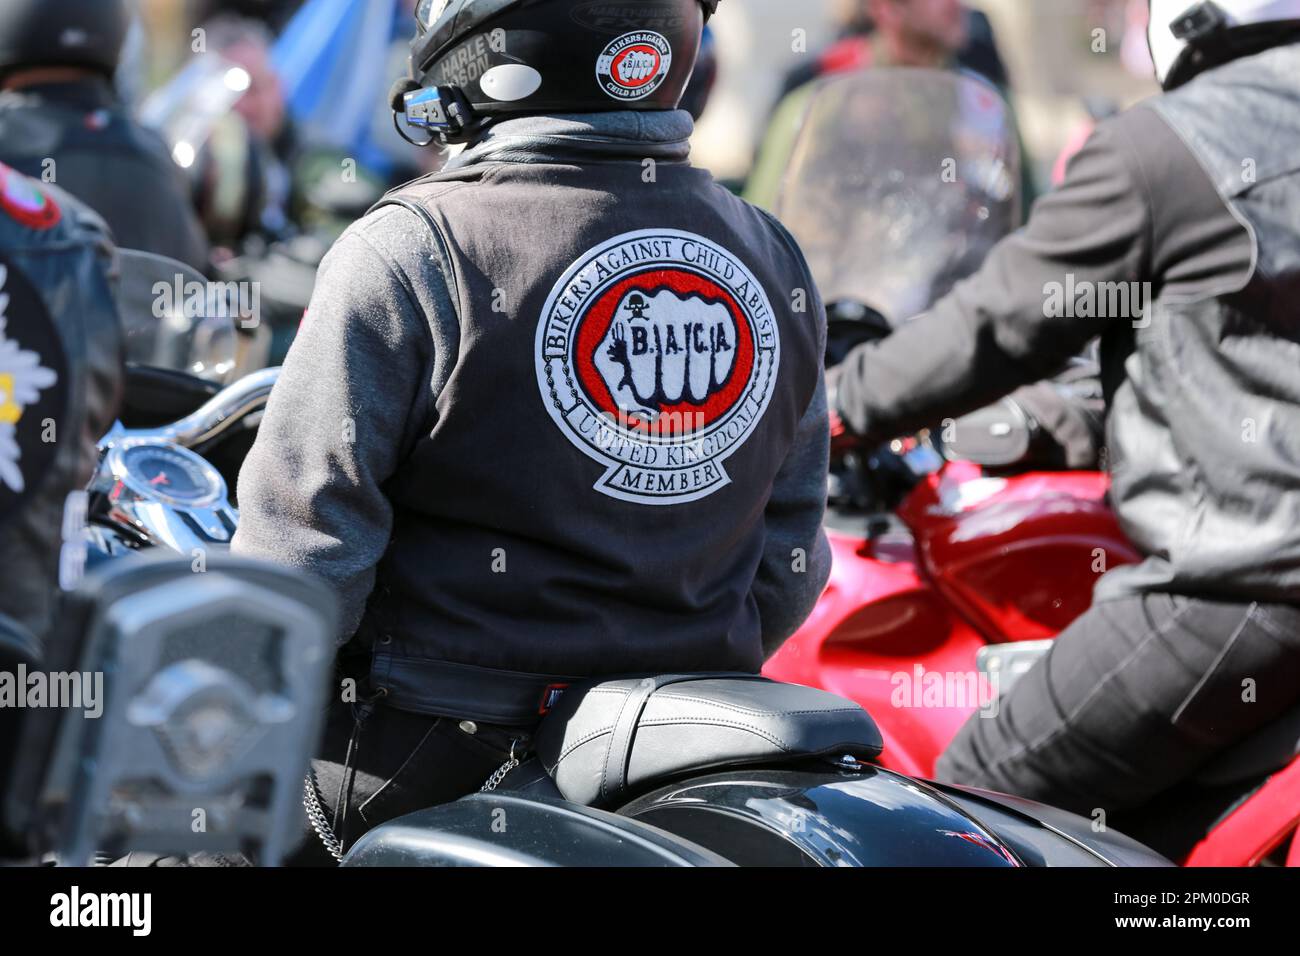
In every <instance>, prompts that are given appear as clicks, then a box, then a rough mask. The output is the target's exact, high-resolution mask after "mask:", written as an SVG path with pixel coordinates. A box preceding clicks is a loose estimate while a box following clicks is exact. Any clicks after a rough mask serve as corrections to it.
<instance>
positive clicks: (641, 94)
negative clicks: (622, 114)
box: [596, 30, 673, 103]
mask: <svg viewBox="0 0 1300 956" xmlns="http://www.w3.org/2000/svg"><path fill="white" fill-rule="evenodd" d="M672 66H673V48H672V45H671V44H670V43H669V42H668V40H667V38H665V37H664V35H663V34H661V33H655V32H654V31H653V30H638V31H636V32H633V33H625V34H623V35H622V36H621V37H619V38H618V39H617V40H615V41H613V42H612V43H610V44H609V45H608V46H606V47H605V50H604V52H603V53H601V55H600V57H599V59H597V60H596V79H597V80H598V81H599V83H600V88H601V89H602V90H604V91H605V92H606V93H607V94H609V95H610V96H612V97H613V98H614V99H616V100H621V101H623V102H627V103H630V102H634V101H636V100H642V99H645V98H646V97H647V96H649V95H650V94H651V93H653V92H654V91H655V90H657V89H659V87H661V86H663V83H664V80H666V79H667V78H668V73H669V71H670V70H671V69H672Z"/></svg>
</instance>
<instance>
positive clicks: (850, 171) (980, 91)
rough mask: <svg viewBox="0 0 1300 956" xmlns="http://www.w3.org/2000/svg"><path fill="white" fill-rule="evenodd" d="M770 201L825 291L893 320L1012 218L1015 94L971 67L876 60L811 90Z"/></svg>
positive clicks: (945, 286) (1016, 197) (971, 261)
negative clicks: (1009, 95)
mask: <svg viewBox="0 0 1300 956" xmlns="http://www.w3.org/2000/svg"><path fill="white" fill-rule="evenodd" d="M775 211H776V213H777V215H778V217H779V218H780V219H781V221H782V222H783V223H784V224H785V225H786V227H787V228H788V229H789V230H790V231H791V232H792V233H793V234H794V237H795V238H796V239H797V240H798V242H799V245H800V246H801V247H802V248H803V251H804V254H805V256H806V257H807V259H808V263H809V266H810V267H811V269H812V273H813V278H814V279H815V280H816V281H817V288H818V290H819V291H820V292H821V295H822V299H823V300H824V301H825V302H828V303H829V302H835V301H837V300H845V299H852V300H855V301H857V302H861V303H864V304H866V305H868V306H871V307H872V308H874V309H877V310H879V311H880V312H881V313H883V314H884V315H885V316H886V317H888V319H889V320H890V321H891V322H892V323H893V324H894V325H895V326H897V325H898V324H901V323H902V322H904V321H906V320H908V319H911V318H913V317H914V316H916V315H918V314H920V313H921V312H924V311H925V310H926V309H928V308H929V307H930V306H931V305H933V304H934V302H935V301H937V300H938V299H940V298H942V297H943V296H944V295H945V294H946V293H947V292H948V291H949V290H951V289H952V287H953V286H954V285H955V284H956V283H957V282H958V281H960V280H961V279H963V278H965V277H966V276H969V275H971V274H972V273H973V272H975V271H976V270H977V269H978V268H979V266H980V264H981V263H982V262H983V260H984V258H985V256H986V255H987V254H988V252H989V250H990V249H991V248H992V247H993V246H994V245H995V244H996V243H997V242H998V241H999V240H1000V239H1002V238H1003V237H1004V236H1006V235H1007V234H1008V233H1010V232H1011V231H1012V230H1014V229H1015V228H1016V227H1017V226H1018V225H1019V222H1020V148H1019V141H1018V138H1017V136H1016V132H1015V125H1014V120H1013V117H1012V115H1011V110H1010V107H1009V106H1008V105H1007V103H1006V101H1005V100H1003V98H1002V96H1001V95H1000V94H999V93H998V91H997V89H995V88H994V87H993V86H991V85H990V84H989V83H987V82H985V81H984V80H982V79H979V78H978V77H976V76H973V75H971V74H967V73H957V72H951V71H940V70H926V69H915V68H905V67H900V68H877V69H870V70H866V71H863V72H859V73H853V74H849V75H846V76H841V77H837V78H834V79H830V80H827V81H825V82H823V83H822V84H821V85H820V86H819V87H818V89H817V90H816V92H815V93H814V94H813V96H812V99H811V102H810V104H809V106H808V108H807V114H806V116H805V118H804V122H803V124H802V126H801V129H800V132H799V137H798V140H797V141H796V143H795V147H794V150H793V152H792V154H791V160H790V166H789V168H788V169H787V170H786V174H785V179H784V181H783V184H782V188H781V192H780V195H779V196H778V198H777V202H776V206H775Z"/></svg>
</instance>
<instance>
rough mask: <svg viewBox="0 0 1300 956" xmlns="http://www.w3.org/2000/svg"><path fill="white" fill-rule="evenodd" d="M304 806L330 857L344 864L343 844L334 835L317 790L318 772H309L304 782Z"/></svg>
mask: <svg viewBox="0 0 1300 956" xmlns="http://www.w3.org/2000/svg"><path fill="white" fill-rule="evenodd" d="M302 805H303V809H305V810H306V811H307V821H308V822H309V823H310V824H311V828H312V829H313V830H315V831H316V835H317V836H318V837H320V841H321V843H323V844H325V849H326V850H327V851H329V855H330V856H332V857H334V859H335V860H337V861H338V862H339V863H342V862H343V844H342V842H340V841H339V838H338V837H337V836H335V835H334V828H333V827H332V826H330V821H329V817H328V816H327V815H326V813H325V807H324V806H323V804H322V803H321V798H320V793H318V792H317V789H316V771H315V770H310V771H308V772H307V777H306V779H305V780H303V788H302Z"/></svg>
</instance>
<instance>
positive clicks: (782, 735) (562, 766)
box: [535, 674, 882, 807]
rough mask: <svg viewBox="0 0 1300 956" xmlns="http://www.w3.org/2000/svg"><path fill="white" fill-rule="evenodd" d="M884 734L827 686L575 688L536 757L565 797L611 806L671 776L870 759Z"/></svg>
mask: <svg viewBox="0 0 1300 956" xmlns="http://www.w3.org/2000/svg"><path fill="white" fill-rule="evenodd" d="M881 746H882V743H881V738H880V731H879V730H878V729H877V727H876V724H875V722H874V721H873V720H872V719H871V717H870V716H869V715H868V714H867V712H866V711H865V710H863V709H862V708H861V707H860V706H858V705H857V704H855V703H853V702H852V701H849V700H845V699H844V698H842V697H837V696H835V695H834V694H830V693H827V692H826V691H823V690H816V689H814V688H811V687H801V686H798V685H794V684H779V683H776V682H775V681H770V680H766V679H765V678H761V677H755V676H753V675H744V674H740V675H737V674H670V675H659V676H655V677H629V678H626V679H622V680H612V681H602V682H592V683H588V684H581V685H575V686H573V687H571V688H569V689H568V690H566V691H565V693H564V696H563V697H561V698H560V700H559V702H558V703H557V704H556V706H555V707H554V709H553V710H552V711H551V713H550V714H549V715H548V716H547V718H546V719H545V720H544V721H543V722H542V725H541V728H540V729H539V731H538V734H537V739H536V741H535V748H536V751H537V755H538V758H539V759H540V760H541V762H542V765H543V767H544V768H545V770H546V771H547V773H548V774H549V775H550V777H551V778H552V779H553V780H554V781H555V785H556V787H557V788H558V789H559V791H560V793H561V794H562V795H563V796H564V798H565V799H566V800H570V801H572V802H574V803H580V804H584V805H586V806H594V807H602V806H604V807H612V806H618V805H620V804H621V803H623V802H626V800H627V799H628V798H630V796H631V795H632V794H634V793H635V792H637V791H643V790H645V789H647V788H648V787H649V786H650V785H651V784H654V783H656V782H658V781H661V780H666V779H668V778H670V777H674V776H679V775H682V774H687V773H692V772H696V771H700V770H705V769H709V768H715V767H723V766H734V765H738V764H763V765H770V764H773V763H778V762H783V761H791V760H798V759H803V758H809V757H818V756H840V755H848V756H853V757H858V758H862V759H872V758H874V757H876V756H878V755H879V754H880V750H881Z"/></svg>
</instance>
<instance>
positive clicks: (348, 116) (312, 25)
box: [273, 0, 410, 169]
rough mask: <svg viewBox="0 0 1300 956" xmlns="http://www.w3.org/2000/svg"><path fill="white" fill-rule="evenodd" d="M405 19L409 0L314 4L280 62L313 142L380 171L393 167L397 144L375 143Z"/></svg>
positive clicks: (288, 32) (291, 28)
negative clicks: (396, 41)
mask: <svg viewBox="0 0 1300 956" xmlns="http://www.w3.org/2000/svg"><path fill="white" fill-rule="evenodd" d="M405 16H406V7H405V4H404V3H402V2H401V0H307V3H306V4H304V5H303V7H302V9H301V10H299V11H298V13H297V14H295V15H294V17H293V19H292V20H290V21H289V24H288V26H286V27H285V29H284V33H283V34H282V35H281V36H280V38H279V40H277V41H276V44H275V50H274V53H273V61H274V64H275V68H276V71H277V72H278V73H279V74H280V78H281V80H282V82H283V83H284V89H285V98H286V100H287V102H288V105H289V114H290V116H292V118H293V121H294V123H295V124H297V127H298V130H299V134H300V135H301V137H302V138H303V140H304V141H305V142H307V143H310V144H311V145H313V146H318V147H329V148H334V149H340V150H345V151H347V152H348V153H349V154H351V155H354V156H356V158H357V160H358V161H359V162H361V163H363V164H365V165H369V166H372V167H374V168H378V169H384V168H387V167H388V166H389V165H390V161H391V160H390V155H389V153H390V148H389V144H383V145H381V144H379V143H376V142H375V128H376V124H375V116H376V114H377V112H378V111H380V110H383V109H385V108H386V103H387V99H388V89H389V87H390V86H391V83H392V80H393V79H394V78H395V77H393V76H390V75H389V73H390V72H391V66H390V63H391V60H392V57H391V52H392V47H393V41H394V39H396V38H397V37H398V36H399V17H401V18H402V22H401V23H400V27H405V26H407V24H406V23H405V22H404V21H405ZM407 32H410V31H407ZM393 135H394V136H395V135H396V134H393Z"/></svg>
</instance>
